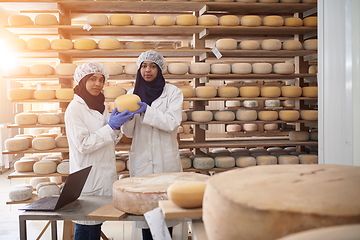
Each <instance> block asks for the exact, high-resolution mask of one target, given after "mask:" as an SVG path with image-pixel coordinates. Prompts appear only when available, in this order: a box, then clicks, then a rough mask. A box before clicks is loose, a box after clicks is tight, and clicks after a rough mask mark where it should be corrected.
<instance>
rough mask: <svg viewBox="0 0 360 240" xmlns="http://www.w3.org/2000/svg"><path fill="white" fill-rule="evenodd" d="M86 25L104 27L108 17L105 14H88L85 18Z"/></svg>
mask: <svg viewBox="0 0 360 240" xmlns="http://www.w3.org/2000/svg"><path fill="white" fill-rule="evenodd" d="M86 23H87V24H90V25H92V26H104V25H107V24H108V17H107V16H106V15H105V14H90V15H88V16H87V17H86Z"/></svg>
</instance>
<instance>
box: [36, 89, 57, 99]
mask: <svg viewBox="0 0 360 240" xmlns="http://www.w3.org/2000/svg"><path fill="white" fill-rule="evenodd" d="M55 93H56V92H55V90H52V89H39V90H36V91H35V92H34V98H35V99H38V100H49V99H55V97H56V94H55Z"/></svg>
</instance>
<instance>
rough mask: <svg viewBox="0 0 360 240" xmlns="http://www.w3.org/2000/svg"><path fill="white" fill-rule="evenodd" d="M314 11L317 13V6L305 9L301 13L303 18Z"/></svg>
mask: <svg viewBox="0 0 360 240" xmlns="http://www.w3.org/2000/svg"><path fill="white" fill-rule="evenodd" d="M316 13H317V7H314V8H312V9H309V10H307V11H305V12H304V13H303V18H306V17H309V16H311V15H313V14H316Z"/></svg>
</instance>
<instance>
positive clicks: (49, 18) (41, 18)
mask: <svg viewBox="0 0 360 240" xmlns="http://www.w3.org/2000/svg"><path fill="white" fill-rule="evenodd" d="M34 22H35V25H58V24H59V22H58V20H57V18H56V16H55V15H53V14H48V13H40V14H37V15H36V16H35V19H34Z"/></svg>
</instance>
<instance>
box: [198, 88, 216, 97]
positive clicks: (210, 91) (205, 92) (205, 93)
mask: <svg viewBox="0 0 360 240" xmlns="http://www.w3.org/2000/svg"><path fill="white" fill-rule="evenodd" d="M216 95H217V89H216V87H214V86H198V87H196V88H195V96H196V97H200V98H213V97H216Z"/></svg>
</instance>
